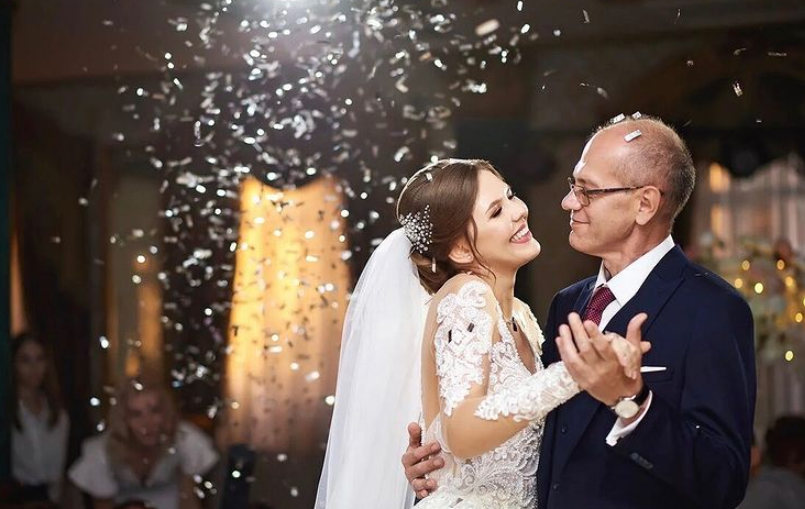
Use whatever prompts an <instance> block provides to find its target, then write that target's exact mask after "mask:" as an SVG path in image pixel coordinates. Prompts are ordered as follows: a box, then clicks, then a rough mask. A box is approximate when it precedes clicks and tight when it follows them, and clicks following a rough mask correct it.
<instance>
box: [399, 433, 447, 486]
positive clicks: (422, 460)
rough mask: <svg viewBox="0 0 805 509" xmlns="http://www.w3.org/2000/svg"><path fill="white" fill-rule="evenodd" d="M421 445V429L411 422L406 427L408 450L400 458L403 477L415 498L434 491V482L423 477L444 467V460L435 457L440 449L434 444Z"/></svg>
mask: <svg viewBox="0 0 805 509" xmlns="http://www.w3.org/2000/svg"><path fill="white" fill-rule="evenodd" d="M420 443H422V428H420V427H419V424H417V423H415V422H412V423H411V424H409V425H408V448H407V449H406V450H405V454H403V457H402V464H403V467H405V477H406V478H408V482H409V483H410V484H411V487H412V488H413V489H414V492H415V493H416V496H417V498H425V497H427V496H428V495H430V494H431V492H433V491H434V490H436V481H434V480H433V479H425V476H426V475H427V474H429V473H431V472H433V471H434V470H438V469H440V468H442V467H443V466H444V460H443V459H442V458H440V457H439V456H437V455H438V454H439V452H440V451H441V450H442V448H441V447H440V446H439V444H438V443H436V442H428V443H427V444H423V445H419V444H420Z"/></svg>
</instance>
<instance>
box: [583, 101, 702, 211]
mask: <svg viewBox="0 0 805 509" xmlns="http://www.w3.org/2000/svg"><path fill="white" fill-rule="evenodd" d="M636 131H640V135H639V136H636V137H634V136H635V135H636V134H637V133H636ZM604 133H606V136H607V138H609V137H610V136H617V137H618V138H620V140H622V142H623V143H624V144H625V151H623V152H622V153H623V155H622V156H621V157H620V158H619V160H620V164H619V167H618V168H616V170H617V171H618V173H620V174H621V175H622V177H623V179H624V182H626V183H628V185H637V186H642V185H653V186H657V187H659V188H660V190H661V191H662V192H663V198H664V200H663V204H662V205H661V207H660V211H659V214H660V217H661V218H662V219H664V220H667V221H668V222H669V223H671V224H672V223H673V221H674V219H676V216H677V215H679V212H680V211H681V210H682V208H683V207H684V206H685V204H686V203H687V202H688V199H689V198H690V195H691V193H692V192H693V186H694V184H695V181H696V168H695V167H694V166H693V159H692V158H691V155H690V151H689V150H688V147H687V146H686V145H685V142H684V141H683V140H682V138H680V136H679V135H678V134H677V133H676V131H675V130H674V129H673V128H672V127H671V126H669V125H668V124H666V123H665V122H663V121H662V120H661V119H659V118H656V117H651V116H647V115H642V116H641V117H640V118H638V119H632V118H630V117H627V119H626V120H623V121H620V122H617V123H607V124H604V125H602V126H601V127H599V128H598V129H596V131H595V133H593V136H598V135H602V134H604ZM630 137H631V138H633V139H631V141H626V140H627V139H628V138H630Z"/></svg>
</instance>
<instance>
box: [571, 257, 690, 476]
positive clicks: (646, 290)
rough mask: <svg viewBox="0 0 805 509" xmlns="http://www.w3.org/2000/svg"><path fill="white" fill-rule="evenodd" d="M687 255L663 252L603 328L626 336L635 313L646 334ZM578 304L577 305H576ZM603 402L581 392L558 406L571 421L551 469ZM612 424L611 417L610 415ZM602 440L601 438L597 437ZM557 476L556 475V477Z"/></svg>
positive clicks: (675, 285) (588, 292)
mask: <svg viewBox="0 0 805 509" xmlns="http://www.w3.org/2000/svg"><path fill="white" fill-rule="evenodd" d="M688 263H689V262H688V261H687V258H685V255H684V254H683V253H682V250H681V249H680V248H679V246H676V247H674V249H672V250H671V251H670V252H669V253H668V254H666V255H665V256H664V257H663V259H662V260H660V263H659V264H657V266H656V267H655V268H654V270H652V271H651V273H650V274H649V276H648V278H646V281H645V282H644V283H643V285H642V286H641V287H640V290H638V292H637V294H635V296H634V297H632V299H631V300H629V302H627V303H626V305H625V306H624V307H623V308H621V309H620V311H618V313H617V314H615V316H614V317H612V320H610V322H609V323H608V324H607V327H606V330H608V331H610V332H616V333H618V334H620V335H622V336H625V335H626V327H627V325H628V323H629V320H631V319H632V317H634V316H635V315H636V314H638V313H646V314H648V317H649V318H648V321H647V322H646V324H644V325H643V335H644V337H647V335H648V331H649V330H650V328H651V325H652V324H653V323H654V320H655V319H656V317H657V315H658V314H659V313H660V311H661V310H662V308H663V306H665V303H666V302H667V301H668V299H669V298H670V297H671V295H673V293H674V291H675V290H676V289H677V288H678V287H679V285H680V284H681V283H682V280H683V278H682V269H683V268H684V267H685V266H686V265H687V264H688ZM594 284H595V282H592V283H590V284H589V285H588V287H587V288H585V290H584V291H583V292H581V294H580V295H579V298H578V299H577V301H576V305H575V306H574V311H576V312H578V313H581V310H583V309H584V306H586V304H587V301H588V300H589V298H590V295H591V294H592V289H593V288H592V286H593V285H594ZM579 303H581V306H580V307H579ZM603 407H604V405H603V404H602V403H600V402H599V401H597V400H596V399H594V398H592V397H591V396H590V395H588V394H587V393H586V392H583V393H581V394H579V395H578V396H576V397H575V398H573V399H571V400H570V401H568V402H567V403H565V405H564V406H563V407H562V408H561V417H560V418H561V420H562V421H567V422H568V423H572V425H571V426H568V432H567V436H566V439H565V440H564V441H563V442H564V444H563V447H562V448H561V450H559V451H556V452H555V454H556V458H555V469H556V472H558V473H559V475H560V476H561V472H562V470H563V469H564V466H565V464H566V463H567V460H568V459H569V458H570V455H571V454H572V452H573V450H574V449H575V447H576V445H578V442H579V440H580V439H581V437H582V435H583V434H584V432H585V431H586V430H587V428H588V427H589V425H590V422H591V421H592V419H593V417H594V415H595V413H596V411H598V410H600V409H602V408H603ZM611 418H612V421H613V423H614V421H615V416H614V415H612V416H611ZM601 440H604V437H601ZM557 478H558V477H557Z"/></svg>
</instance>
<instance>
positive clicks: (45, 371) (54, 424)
mask: <svg viewBox="0 0 805 509" xmlns="http://www.w3.org/2000/svg"><path fill="white" fill-rule="evenodd" d="M49 352H50V350H49V348H48V345H47V344H45V343H44V342H43V341H42V339H41V338H39V337H38V336H36V335H35V334H33V333H30V332H27V333H22V334H20V335H18V336H16V337H14V338H13V340H12V344H11V355H12V362H13V366H14V369H13V370H12V377H11V384H12V393H13V394H14V395H15V397H14V398H11V400H10V401H9V415H10V416H11V423H12V426H11V473H12V477H13V478H14V481H15V486H14V489H13V491H12V493H11V495H10V497H9V498H10V499H11V502H13V503H17V504H26V503H34V502H48V501H51V502H56V503H58V501H59V497H60V495H61V486H62V479H63V477H64V461H65V456H66V451H67V435H68V432H69V427H70V424H69V419H68V418H67V413H66V412H65V411H64V407H63V406H62V403H61V398H60V394H59V384H58V381H57V377H56V370H55V367H54V365H53V356H52V355H51V354H50V353H49Z"/></svg>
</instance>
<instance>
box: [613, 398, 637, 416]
mask: <svg viewBox="0 0 805 509" xmlns="http://www.w3.org/2000/svg"><path fill="white" fill-rule="evenodd" d="M639 411H640V405H638V404H637V403H635V402H634V401H632V400H630V399H625V400H623V401H619V402H618V404H617V405H615V413H616V414H617V415H618V417H620V418H622V419H631V418H632V417H634V416H635V415H637V412H639Z"/></svg>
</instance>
